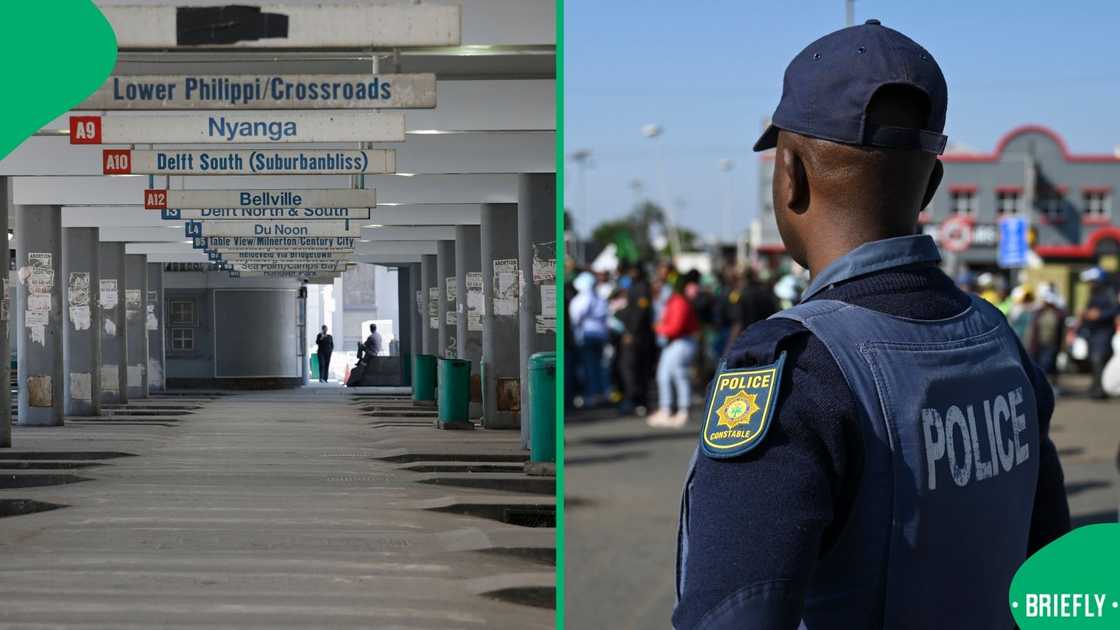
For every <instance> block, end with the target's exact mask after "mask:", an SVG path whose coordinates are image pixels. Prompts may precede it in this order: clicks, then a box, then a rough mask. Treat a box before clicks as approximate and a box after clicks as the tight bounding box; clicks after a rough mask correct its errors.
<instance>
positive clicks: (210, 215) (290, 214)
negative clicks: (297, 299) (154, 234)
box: [160, 208, 373, 221]
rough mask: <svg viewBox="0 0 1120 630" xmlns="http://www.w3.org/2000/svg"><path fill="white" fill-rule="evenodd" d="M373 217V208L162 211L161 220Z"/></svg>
mask: <svg viewBox="0 0 1120 630" xmlns="http://www.w3.org/2000/svg"><path fill="white" fill-rule="evenodd" d="M372 215H373V213H372V212H371V211H370V209H369V208H201V209H195V210H180V209H178V208H168V209H165V210H160V218H161V219H165V220H167V221H184V220H186V221H253V220H258V219H289V220H295V221H325V220H335V221H337V220H339V219H353V220H356V221H368V220H369V218H370V217H371V216H372Z"/></svg>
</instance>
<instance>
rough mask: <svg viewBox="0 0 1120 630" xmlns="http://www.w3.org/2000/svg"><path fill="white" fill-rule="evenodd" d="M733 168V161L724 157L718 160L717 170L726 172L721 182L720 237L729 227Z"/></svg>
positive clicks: (728, 231) (726, 232)
mask: <svg viewBox="0 0 1120 630" xmlns="http://www.w3.org/2000/svg"><path fill="white" fill-rule="evenodd" d="M733 168H735V162H733V161H731V160H729V159H727V158H724V159H722V160H720V161H719V170H720V172H722V173H727V175H725V176H724V178H723V179H724V184H723V208H722V209H721V212H720V238H721V239H723V238H727V235H728V234H730V233H731V232H730V229H731V186H732V184H733V183H734V179H733V178H732V176H731V174H730V173H731V170H732V169H733Z"/></svg>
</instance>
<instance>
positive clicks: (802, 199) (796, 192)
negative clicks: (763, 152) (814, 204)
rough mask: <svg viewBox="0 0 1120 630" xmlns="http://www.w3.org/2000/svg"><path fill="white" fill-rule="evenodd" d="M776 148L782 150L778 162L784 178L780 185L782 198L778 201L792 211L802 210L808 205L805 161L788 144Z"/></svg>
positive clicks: (798, 211)
mask: <svg viewBox="0 0 1120 630" xmlns="http://www.w3.org/2000/svg"><path fill="white" fill-rule="evenodd" d="M778 150H779V151H781V152H782V156H781V158H782V159H781V160H779V163H780V165H781V176H782V178H783V179H784V180H785V181H783V182H782V186H781V191H782V193H783V197H784V199H779V200H778V201H779V202H780V203H781V205H782V206H783V207H785V208H788V209H790V210H793V211H794V212H797V213H801V212H804V211H805V210H806V209H807V208H808V207H809V179H808V178H807V177H806V176H805V163H804V162H802V161H801V156H800V155H798V154H797V152H796V151H794V150H793V149H792V148H790V147H788V146H783V147H780V148H779V149H778Z"/></svg>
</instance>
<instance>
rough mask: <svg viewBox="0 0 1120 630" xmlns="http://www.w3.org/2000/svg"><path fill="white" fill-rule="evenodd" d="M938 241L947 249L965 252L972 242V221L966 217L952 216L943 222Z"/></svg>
mask: <svg viewBox="0 0 1120 630" xmlns="http://www.w3.org/2000/svg"><path fill="white" fill-rule="evenodd" d="M938 237H939V238H938V241H939V242H940V243H941V246H942V247H944V248H945V249H946V250H948V251H950V252H954V253H959V252H963V251H964V250H966V249H968V246H969V245H970V244H971V243H972V221H970V220H969V219H968V218H966V217H952V218H949V219H946V220H945V221H944V222H943V223H942V224H941V229H940V231H939V233H938Z"/></svg>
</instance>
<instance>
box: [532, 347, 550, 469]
mask: <svg viewBox="0 0 1120 630" xmlns="http://www.w3.org/2000/svg"><path fill="white" fill-rule="evenodd" d="M529 427H530V428H529V461H531V462H555V461H556V353H555V352H538V353H536V354H534V355H532V356H530V357H529Z"/></svg>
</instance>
